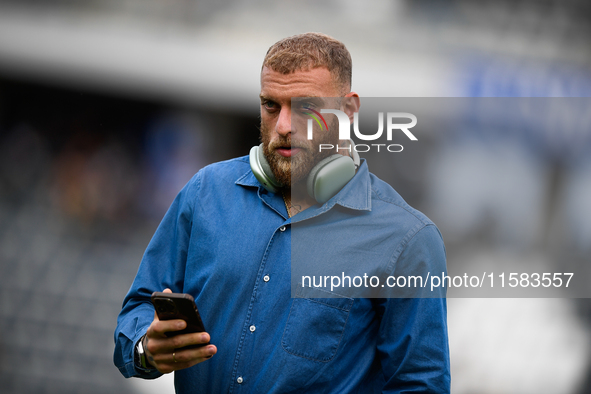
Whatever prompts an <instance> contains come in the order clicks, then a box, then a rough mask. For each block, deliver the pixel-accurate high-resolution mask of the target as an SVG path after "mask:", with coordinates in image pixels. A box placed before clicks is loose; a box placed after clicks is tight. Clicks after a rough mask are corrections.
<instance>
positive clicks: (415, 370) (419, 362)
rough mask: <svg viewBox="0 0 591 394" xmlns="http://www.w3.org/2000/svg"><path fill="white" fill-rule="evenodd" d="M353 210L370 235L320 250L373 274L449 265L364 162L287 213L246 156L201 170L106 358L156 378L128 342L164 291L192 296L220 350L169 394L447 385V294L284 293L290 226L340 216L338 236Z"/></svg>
mask: <svg viewBox="0 0 591 394" xmlns="http://www.w3.org/2000/svg"><path fill="white" fill-rule="evenodd" d="M335 214H336V215H337V216H336V217H335V216H334V215H335ZM331 215H333V216H331ZM361 217H365V218H366V220H365V221H364V223H366V226H370V227H371V228H372V231H370V232H369V233H371V234H375V235H376V236H377V238H376V239H374V240H373V241H372V239H371V238H369V239H368V238H367V236H365V235H364V236H362V237H356V238H355V241H351V240H349V241H347V242H346V246H342V245H328V244H326V247H327V248H328V249H329V250H333V249H334V250H337V249H339V248H343V247H346V248H348V250H350V251H353V252H351V253H342V254H341V255H340V256H341V257H340V258H339V260H340V261H343V262H344V263H345V265H346V266H349V267H352V266H355V265H357V266H360V265H361V266H362V265H363V264H366V263H365V262H366V261H371V264H369V266H370V268H371V270H372V272H376V271H375V270H376V269H377V270H378V271H380V274H381V275H384V274H388V275H396V274H398V273H399V272H400V271H399V270H400V269H402V270H408V269H409V267H421V270H422V271H423V272H424V271H425V270H430V271H432V272H443V271H445V250H444V247H443V241H442V239H441V235H440V233H439V231H438V230H437V228H436V227H435V226H434V224H433V223H432V222H430V221H429V219H427V218H426V217H425V216H424V215H423V214H421V213H420V212H418V211H416V210H414V209H413V208H411V207H410V206H408V204H406V203H405V202H404V200H403V199H402V198H401V197H400V196H399V195H398V194H397V193H396V192H395V191H394V190H393V189H392V188H391V187H390V186H389V185H387V184H385V183H384V182H382V181H380V180H379V179H378V178H377V177H375V176H374V175H373V174H371V173H369V171H368V168H367V164H366V163H365V162H363V163H362V165H361V167H360V168H359V170H358V171H357V174H356V175H355V177H354V178H353V179H352V180H351V181H350V182H349V183H348V184H347V185H346V186H345V187H344V188H343V189H342V190H341V191H340V192H339V193H338V194H337V195H336V196H334V197H333V198H332V199H330V200H329V201H327V202H326V203H325V204H323V205H315V206H313V207H310V208H308V209H307V210H306V211H304V212H302V213H300V214H298V215H296V216H294V217H293V218H289V217H288V215H287V209H286V207H285V203H284V201H283V198H282V196H281V194H274V193H270V192H268V191H266V190H265V189H264V188H263V187H262V186H261V184H260V183H259V182H258V181H257V180H256V178H255V177H254V175H253V174H252V172H251V170H250V166H249V161H248V157H241V158H237V159H234V160H230V161H226V162H221V163H217V164H213V165H210V166H208V167H205V168H204V169H202V170H201V171H199V172H198V173H197V174H196V175H195V176H194V177H193V178H192V179H191V181H190V182H189V183H188V184H187V185H186V186H185V187H184V188H183V190H182V191H181V192H180V193H179V195H178V196H177V198H176V199H175V201H174V202H173V204H172V206H171V207H170V209H169V210H168V212H167V213H166V215H165V217H164V219H163V220H162V223H161V224H160V226H159V227H158V229H157V230H156V233H155V235H154V237H153V238H152V240H151V242H150V244H149V245H148V248H147V250H146V252H145V254H144V257H143V259H142V262H141V264H140V267H139V270H138V273H137V276H136V278H135V281H134V282H133V285H132V286H131V288H130V290H129V293H128V294H127V296H126V298H125V300H124V303H123V309H122V311H121V313H120V315H119V318H118V325H117V329H116V331H115V342H116V347H115V354H114V361H115V364H116V365H117V367H118V368H119V369H120V371H121V373H122V374H123V375H124V376H126V377H130V376H139V377H144V378H154V377H157V376H159V373H158V372H157V371H154V370H152V371H146V370H142V369H141V368H138V367H137V365H135V363H134V345H135V343H136V342H137V341H138V340H139V339H140V338H141V337H142V336H143V335H144V334H145V333H146V330H147V328H148V326H149V325H150V323H151V322H152V320H153V317H154V309H153V307H152V305H151V303H150V295H151V294H152V292H154V291H162V290H163V289H164V288H170V289H171V290H172V291H173V292H178V293H189V294H191V295H193V297H194V298H195V302H196V304H197V306H198V308H199V311H200V314H201V317H202V319H203V322H204V325H205V327H206V330H207V331H208V332H209V334H210V335H211V343H213V344H215V345H216V346H217V349H218V352H217V354H215V355H214V356H213V357H212V358H211V359H209V360H207V361H205V362H202V363H200V364H198V365H195V366H193V367H191V368H188V369H185V370H180V371H177V372H175V374H176V376H175V385H176V390H177V393H290V392H294V393H296V392H297V393H302V392H310V393H379V392H389V393H407V392H421V393H424V392H432V393H446V392H449V387H450V371H449V350H448V341H447V324H446V302H445V298H352V297H349V296H348V295H347V294H345V295H342V294H343V293H342V292H341V294H340V295H339V294H338V293H339V292H338V291H335V293H337V294H330V296H327V295H326V291H327V290H326V289H320V288H315V287H313V286H312V287H307V288H302V287H297V286H296V288H295V290H294V297H293V298H292V292H291V287H292V286H291V284H292V278H291V276H292V275H291V258H292V256H291V250H292V230H295V231H297V229H292V223H293V226H297V225H298V224H296V222H299V224H306V223H313V221H317V222H318V223H319V224H321V228H323V227H322V226H323V225H325V224H326V223H323V222H322V220H323V218H325V219H326V221H327V222H328V223H332V222H334V220H338V223H339V226H336V227H334V228H333V229H332V230H331V233H332V231H335V232H337V233H338V232H339V228H340V229H348V230H347V231H345V230H343V231H344V233H343V234H344V235H343V236H348V235H347V234H350V229H351V228H355V227H358V226H359V223H360V222H359V219H360V218H361ZM384 219H386V220H384ZM374 220H376V221H375V222H374ZM361 223H363V222H361ZM372 223H376V225H375V226H374V225H372ZM376 226H377V227H376ZM295 231H294V233H295ZM359 231H360V232H362V233H363V234H366V233H368V232H366V231H364V229H363V228H360V229H359ZM302 234H308V233H302ZM296 235H297V234H296ZM318 237H320V238H322V235H321V234H319V235H318ZM348 237H349V238H351V237H350V236H348ZM340 238H341V239H342V238H343V237H340ZM327 239H330V240H333V239H339V237H338V236H336V237H332V236H331V237H328V238H327ZM359 239H365V242H364V243H363V244H359ZM331 242H333V241H331ZM368 242H369V243H368ZM351 245H353V246H351ZM355 251H356V252H355ZM363 251H365V252H364V253H362V252H363ZM360 253H361V255H360ZM364 255H365V256H366V257H368V256H369V259H365V260H363V259H362V260H359V258H360V256H364ZM381 260H383V261H381ZM397 270H398V271H397ZM296 282H297V281H296Z"/></svg>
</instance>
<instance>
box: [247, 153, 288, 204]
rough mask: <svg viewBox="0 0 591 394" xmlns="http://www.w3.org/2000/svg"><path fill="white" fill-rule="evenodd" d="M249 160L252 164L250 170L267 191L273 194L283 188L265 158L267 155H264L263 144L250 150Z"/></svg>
mask: <svg viewBox="0 0 591 394" xmlns="http://www.w3.org/2000/svg"><path fill="white" fill-rule="evenodd" d="M248 159H249V162H250V169H251V170H252V173H253V174H254V176H255V177H256V179H257V180H258V181H259V182H260V183H261V184H262V185H263V187H264V188H265V189H267V190H268V191H270V192H271V193H277V192H278V191H279V188H280V187H281V184H280V183H279V181H278V180H277V178H275V175H273V171H272V170H271V166H270V165H269V162H267V159H266V158H265V154H264V153H263V144H260V145H258V146H253V147H252V148H250V154H249V155H248Z"/></svg>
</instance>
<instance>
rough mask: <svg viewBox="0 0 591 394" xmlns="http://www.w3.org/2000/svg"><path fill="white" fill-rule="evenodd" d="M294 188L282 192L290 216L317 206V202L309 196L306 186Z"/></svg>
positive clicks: (295, 186)
mask: <svg viewBox="0 0 591 394" xmlns="http://www.w3.org/2000/svg"><path fill="white" fill-rule="evenodd" d="M293 186H294V187H291V188H287V187H286V188H283V189H282V191H281V192H282V193H283V198H284V199H285V205H286V206H287V208H288V210H289V216H294V215H297V214H298V213H300V212H302V211H304V210H306V209H308V208H310V207H311V206H312V205H314V204H316V201H315V200H314V199H312V197H310V196H309V195H308V191H307V190H306V185H305V184H303V185H299V184H298V185H293Z"/></svg>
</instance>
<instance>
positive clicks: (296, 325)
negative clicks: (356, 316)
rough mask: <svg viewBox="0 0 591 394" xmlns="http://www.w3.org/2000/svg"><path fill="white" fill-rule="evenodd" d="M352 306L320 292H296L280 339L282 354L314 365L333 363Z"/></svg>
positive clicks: (305, 290) (349, 301) (338, 296)
mask: <svg viewBox="0 0 591 394" xmlns="http://www.w3.org/2000/svg"><path fill="white" fill-rule="evenodd" d="M328 297H330V298H328ZM352 305H353V299H352V298H348V297H344V296H341V295H338V294H335V293H330V292H327V291H325V290H321V289H315V288H305V289H302V288H300V289H298V294H296V298H294V299H293V302H292V304H291V309H290V311H289V317H288V318H287V323H286V324H285V330H284V331H283V337H282V338H281V346H282V347H283V350H285V351H286V352H287V353H289V354H293V355H294V356H298V357H302V358H305V359H309V360H313V361H320V362H328V361H330V360H332V359H333V358H334V356H335V355H336V354H337V351H338V349H339V345H340V343H341V339H342V338H343V333H344V332H345V326H346V324H347V320H348V319H349V312H350V311H351V306H352Z"/></svg>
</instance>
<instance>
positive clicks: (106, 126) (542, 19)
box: [0, 0, 591, 394]
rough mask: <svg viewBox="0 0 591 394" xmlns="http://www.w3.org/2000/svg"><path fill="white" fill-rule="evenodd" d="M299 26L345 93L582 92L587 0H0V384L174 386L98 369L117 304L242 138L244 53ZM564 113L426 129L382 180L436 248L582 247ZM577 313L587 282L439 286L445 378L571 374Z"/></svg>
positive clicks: (18, 387) (589, 246)
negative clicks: (551, 122) (485, 126)
mask: <svg viewBox="0 0 591 394" xmlns="http://www.w3.org/2000/svg"><path fill="white" fill-rule="evenodd" d="M305 31H322V32H324V33H327V34H329V35H332V36H334V37H336V38H338V39H340V40H342V41H343V42H344V43H345V44H346V45H347V47H348V48H349V49H350V51H351V53H352V56H353V62H354V73H353V78H354V80H353V87H354V90H356V91H357V92H359V93H360V94H361V96H370V97H371V96H374V97H379V96H385V97H394V96H396V97H589V96H590V93H591V45H589V43H590V42H591V3H589V2H588V1H586V0H519V1H518V0H512V1H509V0H496V1H491V0H486V1H470V0H456V1H453V0H441V1H435V0H406V1H405V0H398V1H372V2H365V3H362V2H359V1H354V0H346V1H343V0H341V1H336V0H333V1H324V2H314V1H309V0H302V1H299V2H276V1H275V2H273V1H268V0H248V1H232V0H220V1H215V2H213V1H212V2H206V1H188V0H168V1H166V2H165V1H162V0H118V1H107V0H102V1H97V0H79V1H66V0H44V1H37V0H12V1H9V0H2V1H0V392H2V393H6V394H17V393H18V394H22V393H136V392H137V393H151V392H154V393H167V392H174V389H173V387H172V381H171V378H170V376H167V377H164V378H161V379H158V380H157V381H153V382H152V381H141V380H137V379H132V380H125V379H124V378H123V377H121V376H120V375H119V373H118V371H117V370H116V368H115V367H114V366H113V364H112V361H111V358H112V350H113V339H112V336H113V330H114V328H115V324H116V321H115V320H116V316H117V314H118V311H119V309H120V306H121V302H122V300H123V297H124V295H125V293H126V292H127V289H128V288H129V286H130V284H131V281H132V279H133V277H134V274H135V272H136V270H137V267H138V264H139V261H140V259H141V256H142V253H143V250H144V248H145V247H146V245H147V243H148V241H149V239H150V237H151V235H152V233H153V232H154V230H155V228H156V226H157V224H158V222H159V220H160V218H161V217H162V215H163V214H164V212H165V210H166V209H167V207H168V205H169V204H170V202H171V201H172V199H173V198H174V196H175V195H176V193H177V192H178V190H180V188H181V187H182V186H183V185H184V183H185V182H187V181H188V180H189V178H190V177H191V176H192V175H193V174H194V173H195V172H196V171H197V170H198V169H199V168H201V167H202V166H204V165H206V164H208V163H211V162H214V161H219V160H224V159H228V158H231V157H235V156H240V155H244V154H247V153H248V149H249V148H250V147H251V146H252V145H254V144H256V143H257V142H258V130H257V125H258V98H257V96H258V92H259V72H260V65H261V62H262V58H263V56H264V54H265V52H266V50H267V48H268V47H269V46H270V45H271V44H272V43H274V42H275V41H277V40H278V39H281V38H283V37H286V36H289V35H292V34H297V33H301V32H305ZM585 125H586V127H581V128H580V129H579V130H578V133H577V135H574V136H569V138H568V139H567V142H566V143H564V138H562V137H564V135H562V134H560V131H561V129H560V127H557V128H556V130H555V131H556V134H553V133H552V130H550V132H549V133H548V132H547V133H545V134H542V133H540V134H535V133H534V134H531V135H529V136H528V137H527V140H526V141H525V142H522V143H519V144H513V143H505V144H500V143H498V142H499V139H500V138H498V136H499V134H495V133H496V132H497V131H495V130H474V132H475V134H476V135H478V136H479V137H478V138H463V139H461V141H463V143H462V144H456V145H453V146H452V145H450V144H446V143H445V139H443V138H437V137H436V136H431V137H429V138H427V141H429V142H428V143H427V144H426V145H425V146H426V148H425V150H424V151H423V156H421V157H419V158H416V157H415V158H412V157H406V159H405V160H408V163H409V164H408V166H409V167H408V168H409V169H410V166H413V168H415V167H416V168H419V169H420V174H421V176H420V177H417V176H413V177H410V176H409V175H408V173H407V171H405V169H406V168H407V167H403V168H400V169H397V170H396V171H394V172H393V178H392V179H391V180H390V182H391V183H392V184H393V186H394V187H395V188H396V189H397V190H398V191H399V192H400V193H401V194H402V196H403V197H405V198H406V199H407V200H408V201H409V202H410V203H411V204H412V205H415V206H416V207H418V208H420V209H422V210H423V211H424V212H425V213H426V214H427V215H428V216H430V217H431V218H433V219H434V220H435V222H436V223H437V224H438V226H439V228H440V229H441V231H442V233H443V236H444V238H445V240H446V245H447V249H448V259H449V260H450V261H451V260H454V261H463V262H464V263H465V264H472V263H479V262H482V261H503V262H504V263H505V264H508V265H509V266H512V267H520V264H523V263H524V262H527V261H535V262H538V263H539V264H544V265H545V266H553V267H557V266H563V265H568V264H572V263H577V264H586V265H589V262H590V261H591V258H590V257H591V203H590V201H591V175H590V174H591V155H590V154H589V153H590V152H591V144H590V142H589V140H590V137H589V136H590V134H591V126H590V124H589V123H586V124H585ZM505 137H506V136H505V135H503V138H505ZM571 137H572V138H571ZM505 141H506V140H505ZM557 141H560V144H559V145H557ZM526 145H527V147H528V149H526V148H525V146H526ZM557 146H558V147H557ZM532 147H533V148H532ZM423 159H424V160H423ZM370 166H371V163H370ZM370 168H371V167H370ZM450 212H451V213H452V214H450ZM589 279H591V277H590V278H589ZM590 325H591V305H590V303H589V300H588V299H516V300H512V299H460V298H458V299H449V328H450V346H451V352H452V353H451V357H452V382H453V383H452V392H454V393H460V394H461V393H476V394H479V393H507V394H513V393H550V394H553V393H573V394H583V393H591V363H590V361H591V351H590V349H591V341H590Z"/></svg>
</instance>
